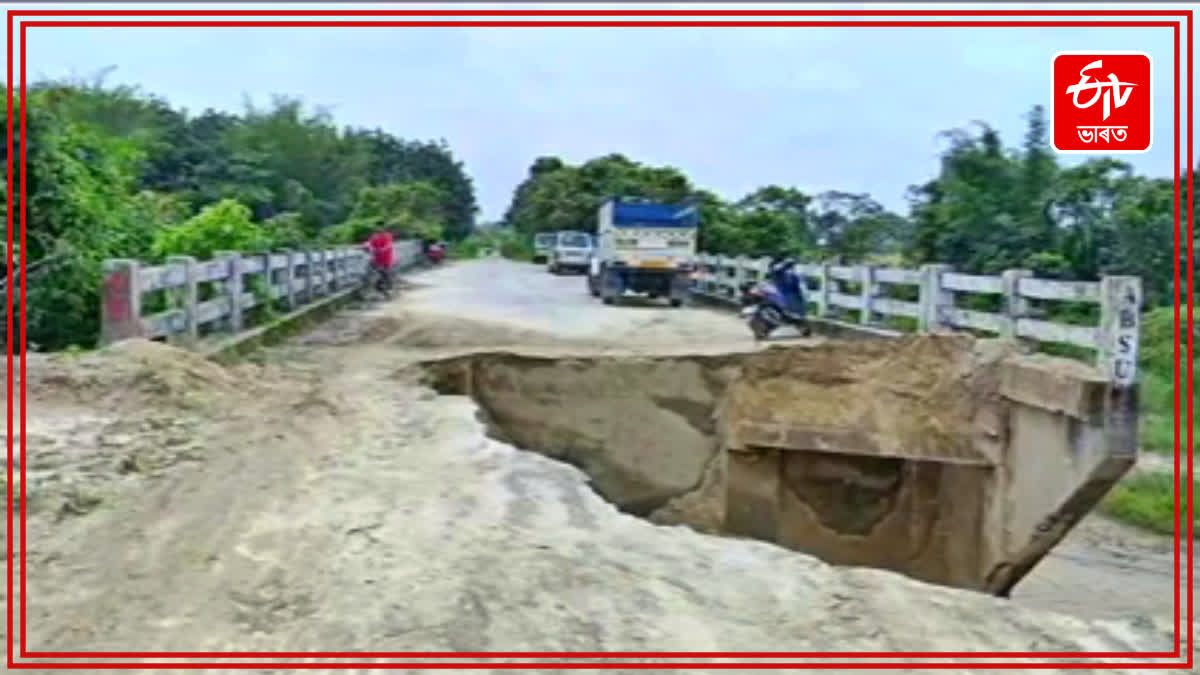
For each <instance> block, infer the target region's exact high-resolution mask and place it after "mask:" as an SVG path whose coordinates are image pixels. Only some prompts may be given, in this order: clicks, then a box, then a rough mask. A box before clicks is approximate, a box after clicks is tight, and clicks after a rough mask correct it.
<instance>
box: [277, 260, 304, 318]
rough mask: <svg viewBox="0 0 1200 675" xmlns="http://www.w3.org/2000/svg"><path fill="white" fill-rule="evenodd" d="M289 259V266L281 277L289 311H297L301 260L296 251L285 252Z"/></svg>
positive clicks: (284, 269)
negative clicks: (297, 284)
mask: <svg viewBox="0 0 1200 675" xmlns="http://www.w3.org/2000/svg"><path fill="white" fill-rule="evenodd" d="M283 255H284V257H286V258H287V264H286V265H285V266H284V268H283V274H281V275H279V276H281V277H282V278H283V288H284V297H285V298H287V308H288V310H289V311H290V310H293V309H296V287H295V281H296V265H298V264H300V259H299V257H298V256H297V255H296V252H295V251H292V250H290V249H289V250H286V251H284V252H283Z"/></svg>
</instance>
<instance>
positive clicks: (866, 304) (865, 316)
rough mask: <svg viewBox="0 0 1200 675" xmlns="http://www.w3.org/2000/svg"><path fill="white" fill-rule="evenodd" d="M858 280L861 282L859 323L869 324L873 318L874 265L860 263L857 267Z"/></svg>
mask: <svg viewBox="0 0 1200 675" xmlns="http://www.w3.org/2000/svg"><path fill="white" fill-rule="evenodd" d="M858 278H859V282H860V283H861V284H862V291H861V293H862V314H861V316H860V317H859V321H858V322H859V323H861V324H863V325H867V324H870V323H872V322H873V321H874V318H875V309H874V303H873V302H872V301H873V300H874V299H875V291H876V287H875V266H874V265H862V266H860V267H859V268H858Z"/></svg>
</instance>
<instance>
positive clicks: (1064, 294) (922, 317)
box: [694, 255, 1142, 387]
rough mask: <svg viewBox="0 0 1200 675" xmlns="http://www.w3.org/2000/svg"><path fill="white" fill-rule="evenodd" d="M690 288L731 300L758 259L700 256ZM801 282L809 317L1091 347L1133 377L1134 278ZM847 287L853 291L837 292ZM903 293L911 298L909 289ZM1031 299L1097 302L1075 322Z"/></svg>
mask: <svg viewBox="0 0 1200 675" xmlns="http://www.w3.org/2000/svg"><path fill="white" fill-rule="evenodd" d="M697 263H698V266H699V273H698V275H697V276H698V278H697V282H696V285H695V289H694V291H695V292H696V293H698V294H700V295H702V296H706V297H710V298H713V299H716V300H720V301H724V302H730V303H737V302H738V300H739V296H740V288H741V286H742V284H745V283H751V282H757V281H760V280H762V278H763V276H764V275H765V273H766V270H767V266H768V265H769V263H770V260H769V259H766V258H747V257H727V256H713V255H701V256H699V257H698V259H697ZM797 269H798V270H799V271H800V272H801V273H802V274H803V275H804V277H805V278H806V279H807V280H808V286H809V288H808V299H809V301H810V302H813V301H815V305H816V315H817V316H819V317H822V318H832V315H834V314H836V313H837V312H838V310H849V311H857V312H859V318H858V324H859V325H863V326H870V327H873V328H878V327H880V324H881V318H882V317H887V316H901V317H908V318H909V319H912V320H914V321H915V323H916V329H917V330H918V331H920V332H943V331H950V330H959V329H968V330H974V331H983V332H986V333H991V334H995V335H998V336H1004V337H1013V338H1022V339H1028V340H1032V341H1035V342H1051V343H1064V344H1070V345H1076V346H1079V347H1085V348H1088V349H1094V350H1095V351H1096V365H1097V367H1099V368H1100V369H1101V371H1102V372H1103V373H1105V375H1106V377H1108V378H1109V379H1110V380H1111V381H1112V382H1113V384H1115V385H1116V386H1118V387H1128V386H1130V385H1132V384H1133V382H1134V381H1135V379H1136V377H1137V351H1138V337H1139V323H1140V308H1141V303H1142V282H1141V279H1140V278H1139V277H1132V276H1106V277H1103V278H1102V279H1101V280H1100V281H1059V280H1054V279H1038V278H1035V277H1034V276H1033V273H1032V272H1031V271H1029V270H1007V271H1005V272H1004V273H1003V274H1001V275H1000V276H976V275H969V274H960V273H957V272H955V271H953V269H951V267H950V266H949V265H924V266H922V267H921V268H920V269H915V270H914V269H903V268H896V267H876V266H871V265H856V266H837V265H828V264H806V265H805V264H801V265H797ZM847 284H854V285H857V286H858V287H859V288H858V290H857V292H854V293H848V292H844V290H845V289H844V288H843V287H844V286H845V285H847ZM897 286H899V287H903V286H907V287H916V289H917V292H916V300H915V301H906V300H898V299H894V298H891V297H886V296H885V295H884V291H885V289H887V288H888V287H897ZM814 287H815V290H814ZM965 294H986V295H994V296H1001V297H1003V299H1004V302H1003V307H1004V308H1005V309H1004V311H1002V312H999V313H992V312H981V311H978V310H971V309H965V308H962V307H959V306H957V305H956V304H955V298H956V297H957V296H959V295H965ZM909 295H912V294H911V293H910V294H909ZM1031 300H1043V301H1044V300H1052V301H1067V302H1082V303H1091V304H1097V305H1099V308H1100V312H1099V316H1100V318H1099V321H1098V323H1097V325H1094V326H1081V325H1072V324H1065V323H1058V322H1053V321H1046V320H1043V319H1041V318H1038V317H1037V315H1036V313H1035V312H1033V311H1031V306H1030V305H1031V303H1030V301H1031Z"/></svg>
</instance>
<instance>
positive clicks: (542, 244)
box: [533, 232, 558, 263]
mask: <svg viewBox="0 0 1200 675" xmlns="http://www.w3.org/2000/svg"><path fill="white" fill-rule="evenodd" d="M557 234H558V233H557V232H539V233H537V234H535V235H533V262H535V263H544V262H546V261H547V260H549V259H550V249H552V248H554V242H555V240H556V239H557Z"/></svg>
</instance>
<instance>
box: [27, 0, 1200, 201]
mask: <svg viewBox="0 0 1200 675" xmlns="http://www.w3.org/2000/svg"><path fill="white" fill-rule="evenodd" d="M121 6H122V5H109V6H108V7H112V8H116V7H121ZM129 6H130V7H135V6H136V7H141V8H148V7H154V6H155V5H150V4H148V3H147V4H141V5H129ZM158 6H165V5H158ZM192 6H193V7H218V6H217V5H192ZM270 6H271V7H287V6H288V5H282V4H276V5H270ZM346 6H348V7H355V6H357V7H372V5H346ZM410 6H414V7H419V5H410ZM443 6H444V5H443ZM648 6H649V5H648ZM673 6H675V7H683V6H681V5H673ZM740 6H741V7H752V5H740ZM819 6H820V5H814V7H819ZM840 6H841V7H844V8H849V7H860V8H861V7H868V6H869V5H847V4H843V5H840ZM888 6H889V7H892V8H895V7H897V5H888ZM920 6H921V5H913V7H920ZM1029 6H1030V5H1025V7H1029ZM1040 6H1041V7H1043V8H1047V7H1049V6H1048V5H1040ZM9 7H10V8H15V7H18V5H9ZM25 7H27V8H29V9H36V8H43V9H44V8H49V7H52V5H49V4H42V5H37V6H33V5H28V6H25ZM62 7H64V8H66V7H72V5H62ZM182 7H184V6H183V5H179V6H176V8H182ZM226 7H228V5H226ZM248 7H253V5H244V6H243V8H248ZM308 7H310V8H311V7H313V5H308ZM375 7H381V5H375ZM390 7H393V8H396V7H399V6H398V5H391V6H390ZM486 7H492V8H495V7H497V5H487V6H486ZM575 7H583V6H581V5H576V6H575ZM708 7H714V8H715V7H720V5H708ZM942 7H945V5H942ZM961 7H973V8H982V7H985V6H984V5H962V6H961ZM1007 7H1010V8H1011V7H1021V6H1020V5H1007ZM1070 7H1073V8H1083V7H1085V5H1080V4H1076V5H1071V6H1070ZM1128 7H1130V8H1132V7H1136V6H1135V5H1129V6H1128ZM1141 7H1143V8H1146V9H1149V8H1153V7H1155V6H1154V5H1150V4H1146V5H1141ZM1170 8H1172V9H1200V5H1197V6H1191V5H1186V6H1185V5H1174V6H1170ZM1071 50H1138V51H1145V52H1148V53H1150V55H1151V57H1152V59H1153V64H1154V75H1155V93H1154V113H1155V118H1156V126H1155V130H1154V146H1153V148H1152V149H1151V151H1150V152H1149V153H1146V154H1144V155H1134V156H1126V157H1125V159H1127V160H1128V161H1131V162H1132V163H1133V164H1134V165H1135V166H1136V167H1137V168H1138V169H1139V170H1140V171H1142V172H1144V173H1148V174H1153V175H1161V176H1169V175H1170V172H1171V166H1172V163H1173V158H1172V148H1171V143H1172V106H1173V100H1172V98H1173V93H1172V90H1171V83H1172V72H1171V67H1172V38H1171V30H1170V29H1169V28H956V29H947V28H865V27H864V28H768V27H748V28H636V29H632V28H443V27H433V28H384V27H371V28H320V27H313V28H307V27H300V28H146V27H143V28H97V27H90V28H47V27H39V28H34V29H30V31H29V36H28V45H27V58H28V75H29V77H30V78H31V79H36V78H39V77H60V76H64V75H89V74H93V73H96V72H98V71H99V70H101V69H103V68H105V67H110V66H111V67H115V70H113V72H112V73H111V75H110V76H109V78H108V81H109V82H110V83H118V82H119V83H129V84H137V85H139V86H141V87H143V88H144V89H145V90H147V91H149V92H153V93H156V94H160V95H162V96H165V97H166V98H167V99H168V100H170V101H171V102H172V103H174V104H176V105H177V106H182V107H185V108H187V109H188V110H189V111H192V112H200V111H202V110H203V109H205V108H210V107H211V108H217V109H223V110H231V111H238V110H241V108H242V101H243V100H244V98H245V97H247V96H248V97H250V98H251V99H253V100H255V101H257V102H260V103H264V102H266V101H268V100H269V97H270V96H271V95H272V94H288V95H294V96H299V97H300V98H302V99H303V100H304V101H305V102H307V103H309V104H313V105H321V106H327V107H329V108H330V109H331V110H332V112H333V114H334V116H335V117H336V119H337V120H338V121H339V123H342V124H349V125H355V126H368V127H382V128H384V129H386V130H388V131H390V132H392V133H394V134H397V135H399V136H403V137H407V138H420V139H436V138H444V139H446V140H447V141H448V142H449V144H450V145H451V147H452V149H453V150H454V152H455V154H456V155H457V156H458V157H459V158H460V159H462V161H463V162H464V163H465V165H466V167H467V169H468V171H469V172H470V173H471V175H472V176H473V178H474V180H475V183H476V187H477V190H478V194H479V199H480V203H481V206H482V214H481V215H482V217H483V218H484V219H492V218H496V217H498V216H499V215H500V214H501V213H503V210H504V208H505V207H506V206H507V204H508V200H509V199H510V197H511V195H512V190H513V188H514V187H515V186H516V184H517V183H518V182H520V181H521V180H522V179H523V178H524V176H525V172H526V170H527V168H528V166H529V164H530V163H531V162H532V160H533V159H534V158H535V157H537V156H539V155H557V156H559V157H562V158H564V159H566V160H567V161H569V162H580V161H584V160H586V159H588V158H591V157H595V156H598V155H603V154H607V153H610V152H620V153H624V154H626V155H628V156H629V157H631V158H634V159H637V160H639V161H643V162H647V163H651V164H670V165H673V166H676V167H679V168H681V169H683V170H684V171H685V172H686V173H687V174H688V175H689V176H691V177H692V179H693V180H694V182H695V183H696V184H697V185H699V186H701V187H705V188H708V189H711V190H714V191H716V192H717V193H719V194H721V195H723V196H725V197H727V198H736V197H738V196H741V195H742V194H745V193H746V192H749V191H750V190H753V189H754V188H755V187H757V186H760V185H764V184H768V183H776V184H786V185H795V186H797V187H800V188H802V189H804V190H807V191H821V190H826V189H841V190H849V191H859V192H869V193H871V194H872V195H873V196H875V198H876V199H878V200H879V201H881V202H883V203H884V204H886V205H888V206H890V207H892V208H897V209H903V208H905V206H906V201H905V189H906V188H907V186H908V185H910V184H913V183H917V182H920V181H923V180H926V179H927V178H929V177H930V176H931V175H932V174H933V173H934V172H935V171H936V157H937V154H938V152H939V151H940V149H941V148H942V147H943V145H944V142H940V141H939V140H938V138H937V133H938V132H939V131H941V130H944V129H948V128H953V127H958V126H962V125H966V124H969V123H970V122H971V121H972V120H984V121H987V122H989V123H990V124H992V125H993V126H995V127H996V128H998V129H999V130H1000V132H1001V134H1002V137H1003V138H1004V139H1005V141H1006V142H1007V143H1010V144H1015V143H1018V142H1019V140H1020V136H1021V134H1022V132H1023V129H1024V117H1023V116H1024V114H1025V113H1026V111H1027V110H1028V109H1029V108H1030V107H1031V106H1032V105H1034V104H1048V103H1049V97H1050V63H1051V57H1052V56H1053V54H1054V53H1055V52H1058V51H1071ZM1185 56H1186V55H1185ZM1076 161H1079V158H1078V157H1074V156H1073V157H1070V158H1064V162H1066V163H1074V162H1076ZM1184 163H1185V164H1186V159H1185V160H1184Z"/></svg>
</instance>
